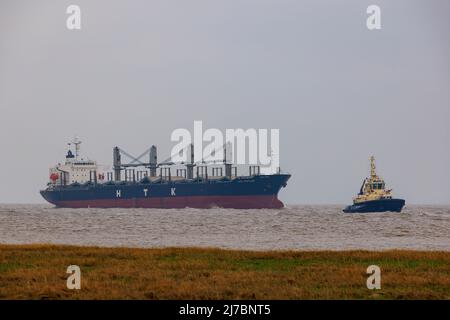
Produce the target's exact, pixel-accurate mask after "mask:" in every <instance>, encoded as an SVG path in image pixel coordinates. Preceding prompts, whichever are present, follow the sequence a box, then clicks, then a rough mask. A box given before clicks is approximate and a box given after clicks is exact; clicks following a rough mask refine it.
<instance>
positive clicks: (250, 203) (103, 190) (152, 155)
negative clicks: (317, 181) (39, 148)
mask: <svg viewBox="0 0 450 320" xmlns="http://www.w3.org/2000/svg"><path fill="white" fill-rule="evenodd" d="M80 144H81V141H79V140H78V139H76V140H74V141H73V142H72V143H71V144H69V149H68V151H67V154H66V157H65V161H64V163H59V164H57V165H56V166H54V167H52V168H50V172H49V182H48V184H47V187H46V189H45V190H41V192H40V193H41V195H42V197H43V198H44V199H45V200H47V201H48V202H50V203H52V204H54V205H55V206H57V207H64V208H186V207H190V208H213V207H223V208H236V209H261V208H282V207H283V206H284V204H283V202H281V201H280V200H279V199H278V192H279V191H280V189H281V188H283V187H286V184H287V181H288V180H289V178H290V177H291V176H290V174H283V173H281V170H280V169H279V168H278V171H277V173H273V174H261V173H260V167H259V166H249V174H248V175H241V176H238V174H237V167H236V166H233V165H232V164H231V163H229V162H228V161H227V160H226V159H225V157H224V160H223V163H221V164H220V165H214V166H210V165H207V164H205V163H203V162H202V163H194V148H193V145H190V151H191V152H190V160H191V161H190V162H188V163H186V164H182V166H183V167H182V168H179V164H178V168H177V169H175V166H176V165H177V164H175V163H172V162H162V163H158V162H157V148H156V146H152V147H151V148H150V149H149V150H147V151H146V152H145V153H143V154H142V155H141V156H140V157H138V158H134V157H133V156H130V155H129V154H128V153H126V152H125V151H123V150H121V149H120V148H119V147H115V148H114V149H113V167H112V170H111V171H110V172H109V171H102V170H100V169H99V167H100V166H99V165H97V163H96V162H95V161H91V160H88V159H84V158H82V157H80ZM73 146H74V147H75V150H74V151H72V148H73ZM123 154H125V155H126V156H128V157H129V158H131V159H132V161H131V162H129V163H123V162H122V161H121V157H122V155H123ZM146 154H148V156H149V161H148V162H142V161H141V160H140V159H141V158H142V157H143V156H144V155H146ZM224 154H226V152H224ZM174 169H175V170H176V171H175V170H174ZM173 171H174V172H173Z"/></svg>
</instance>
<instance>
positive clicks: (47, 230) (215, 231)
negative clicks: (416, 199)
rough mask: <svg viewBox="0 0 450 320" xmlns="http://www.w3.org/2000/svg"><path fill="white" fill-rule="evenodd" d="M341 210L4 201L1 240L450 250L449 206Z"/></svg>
mask: <svg viewBox="0 0 450 320" xmlns="http://www.w3.org/2000/svg"><path fill="white" fill-rule="evenodd" d="M341 209H342V206H288V207H287V208H283V209H280V210H235V209H220V208H218V209H57V208H54V207H52V206H49V205H0V243H4V244H25V243H53V244H71V245H96V246H130V247H168V246H200V247H221V248H235V249H256V250H271V249H298V250H314V249H331V250H341V249H371V250H382V249H392V248H398V249H400V248H404V249H424V250H445V251H450V206H407V207H405V209H404V210H403V212H402V213H371V214H345V213H343V212H342V211H341Z"/></svg>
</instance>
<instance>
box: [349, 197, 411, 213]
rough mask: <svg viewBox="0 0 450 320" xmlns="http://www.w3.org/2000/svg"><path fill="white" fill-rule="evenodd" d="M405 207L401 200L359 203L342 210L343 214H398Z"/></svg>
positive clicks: (403, 201)
mask: <svg viewBox="0 0 450 320" xmlns="http://www.w3.org/2000/svg"><path fill="white" fill-rule="evenodd" d="M404 205H405V200H403V199H380V200H372V201H365V202H360V203H357V204H353V205H350V206H348V207H346V208H344V209H343V211H344V212H345V213H365V212H387V211H392V212H400V211H402V208H403V206H404Z"/></svg>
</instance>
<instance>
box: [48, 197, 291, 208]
mask: <svg viewBox="0 0 450 320" xmlns="http://www.w3.org/2000/svg"><path fill="white" fill-rule="evenodd" d="M53 204H54V205H56V206H58V207H63V208H164V209H171V208H187V207H189V208H205V209H206V208H215V207H220V208H233V209H264V208H270V209H279V208H282V207H284V205H283V202H281V201H280V200H279V199H278V198H277V197H276V196H275V195H255V196H191V197H165V198H134V199H96V200H70V201H57V202H53Z"/></svg>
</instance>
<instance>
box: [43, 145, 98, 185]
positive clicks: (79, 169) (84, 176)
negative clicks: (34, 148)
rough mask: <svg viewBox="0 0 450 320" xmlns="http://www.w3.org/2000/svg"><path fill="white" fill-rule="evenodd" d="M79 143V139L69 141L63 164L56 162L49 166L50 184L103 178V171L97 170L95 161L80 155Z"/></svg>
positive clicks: (83, 181)
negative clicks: (73, 148)
mask: <svg viewBox="0 0 450 320" xmlns="http://www.w3.org/2000/svg"><path fill="white" fill-rule="evenodd" d="M71 144H73V145H74V146H75V154H73V152H72V150H71ZM80 144H81V141H80V140H78V139H74V140H73V141H72V143H69V150H68V151H67V155H66V160H65V162H64V164H61V163H58V164H57V165H56V166H54V167H52V168H50V175H49V177H50V183H51V184H64V185H67V184H72V183H80V184H83V183H86V182H89V181H91V182H94V181H97V180H103V179H104V175H103V173H99V172H98V166H97V163H96V162H95V161H92V160H89V159H83V158H81V157H80Z"/></svg>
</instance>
